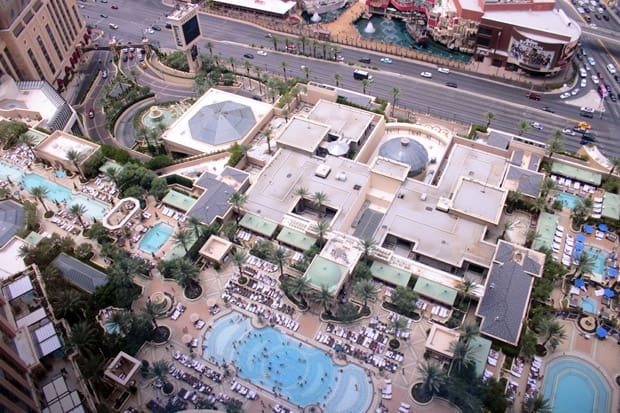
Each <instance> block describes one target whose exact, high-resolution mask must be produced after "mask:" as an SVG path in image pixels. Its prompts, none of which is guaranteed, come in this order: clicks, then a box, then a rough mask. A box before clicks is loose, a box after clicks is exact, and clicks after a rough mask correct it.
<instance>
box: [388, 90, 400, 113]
mask: <svg viewBox="0 0 620 413" xmlns="http://www.w3.org/2000/svg"><path fill="white" fill-rule="evenodd" d="M390 94H391V95H392V116H394V109H395V108H396V101H397V100H398V98H399V97H400V89H399V88H397V87H393V88H392V90H390Z"/></svg>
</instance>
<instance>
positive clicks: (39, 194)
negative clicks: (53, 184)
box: [30, 186, 49, 212]
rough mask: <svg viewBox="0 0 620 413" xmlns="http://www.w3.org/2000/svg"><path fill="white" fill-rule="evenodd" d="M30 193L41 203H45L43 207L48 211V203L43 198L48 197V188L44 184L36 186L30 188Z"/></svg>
mask: <svg viewBox="0 0 620 413" xmlns="http://www.w3.org/2000/svg"><path fill="white" fill-rule="evenodd" d="M30 193H31V194H32V196H33V197H35V198H36V199H37V201H39V203H40V204H41V205H43V209H45V212H47V211H48V209H47V205H45V202H43V198H45V197H47V194H48V193H49V191H48V189H47V188H46V187H44V186H35V187H34V188H32V189H31V190H30Z"/></svg>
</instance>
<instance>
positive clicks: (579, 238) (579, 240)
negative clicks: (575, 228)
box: [575, 234, 586, 242]
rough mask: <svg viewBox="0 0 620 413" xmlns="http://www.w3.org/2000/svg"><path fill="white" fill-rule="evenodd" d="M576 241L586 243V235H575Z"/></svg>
mask: <svg viewBox="0 0 620 413" xmlns="http://www.w3.org/2000/svg"><path fill="white" fill-rule="evenodd" d="M575 239H576V240H577V241H578V242H584V241H585V240H586V236H585V235H583V234H577V235H575Z"/></svg>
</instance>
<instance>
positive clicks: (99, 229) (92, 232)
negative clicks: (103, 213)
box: [85, 222, 110, 244]
mask: <svg viewBox="0 0 620 413" xmlns="http://www.w3.org/2000/svg"><path fill="white" fill-rule="evenodd" d="M85 235H86V237H87V238H89V239H93V240H95V241H97V243H99V244H103V243H105V242H106V241H108V240H109V239H110V237H109V236H108V230H107V229H106V228H105V227H104V226H103V224H101V223H100V222H95V223H94V224H93V225H91V226H90V227H89V228H88V231H86V233H85Z"/></svg>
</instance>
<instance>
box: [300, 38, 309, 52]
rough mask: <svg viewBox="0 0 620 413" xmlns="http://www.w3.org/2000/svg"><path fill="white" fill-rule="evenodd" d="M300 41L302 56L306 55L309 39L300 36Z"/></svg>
mask: <svg viewBox="0 0 620 413" xmlns="http://www.w3.org/2000/svg"><path fill="white" fill-rule="evenodd" d="M299 41H300V43H301V53H302V54H304V55H305V54H306V44H307V43H308V37H307V36H305V35H303V34H302V35H300V36H299Z"/></svg>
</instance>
